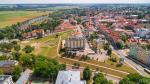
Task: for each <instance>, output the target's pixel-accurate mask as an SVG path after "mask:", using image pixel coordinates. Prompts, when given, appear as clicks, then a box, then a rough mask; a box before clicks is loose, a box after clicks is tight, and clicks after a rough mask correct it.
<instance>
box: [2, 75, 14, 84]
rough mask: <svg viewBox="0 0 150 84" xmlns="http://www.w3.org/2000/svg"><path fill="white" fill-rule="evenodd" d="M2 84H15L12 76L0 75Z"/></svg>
mask: <svg viewBox="0 0 150 84" xmlns="http://www.w3.org/2000/svg"><path fill="white" fill-rule="evenodd" d="M0 84H13V81H12V76H10V75H0Z"/></svg>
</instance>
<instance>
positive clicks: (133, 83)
mask: <svg viewBox="0 0 150 84" xmlns="http://www.w3.org/2000/svg"><path fill="white" fill-rule="evenodd" d="M149 83H150V78H147V77H143V76H141V75H139V74H129V75H127V76H126V77H124V78H123V79H122V80H120V82H119V84H149Z"/></svg>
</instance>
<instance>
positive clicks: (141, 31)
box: [136, 28, 150, 38]
mask: <svg viewBox="0 0 150 84" xmlns="http://www.w3.org/2000/svg"><path fill="white" fill-rule="evenodd" d="M149 32H150V30H149V29H146V28H140V29H139V28H138V29H136V35H137V36H138V37H140V38H146V37H148V36H147V35H148V34H149Z"/></svg>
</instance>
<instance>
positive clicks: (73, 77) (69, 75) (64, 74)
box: [56, 70, 86, 84]
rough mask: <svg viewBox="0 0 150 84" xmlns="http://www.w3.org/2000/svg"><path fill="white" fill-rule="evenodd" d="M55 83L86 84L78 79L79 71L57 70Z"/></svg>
mask: <svg viewBox="0 0 150 84" xmlns="http://www.w3.org/2000/svg"><path fill="white" fill-rule="evenodd" d="M56 84H86V82H85V81H81V80H80V71H71V70H68V71H59V73H58V76H57V80H56Z"/></svg>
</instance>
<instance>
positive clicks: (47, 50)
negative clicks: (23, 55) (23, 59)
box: [19, 30, 72, 58]
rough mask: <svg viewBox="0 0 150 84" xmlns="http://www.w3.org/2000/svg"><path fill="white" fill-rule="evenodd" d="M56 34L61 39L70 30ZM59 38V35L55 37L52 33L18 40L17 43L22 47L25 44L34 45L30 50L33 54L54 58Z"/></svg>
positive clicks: (69, 32) (68, 33)
mask: <svg viewBox="0 0 150 84" xmlns="http://www.w3.org/2000/svg"><path fill="white" fill-rule="evenodd" d="M57 34H58V35H59V36H61V38H62V40H63V39H65V38H67V37H68V36H70V35H71V34H72V30H70V31H66V32H60V33H57ZM59 38H60V37H56V34H53V35H49V36H46V37H43V38H40V39H32V40H28V41H21V42H19V44H20V45H21V48H24V46H26V45H31V46H34V47H35V49H34V51H33V52H32V53H33V54H36V55H43V56H46V57H50V58H54V57H56V56H57V47H58V42H59Z"/></svg>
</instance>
